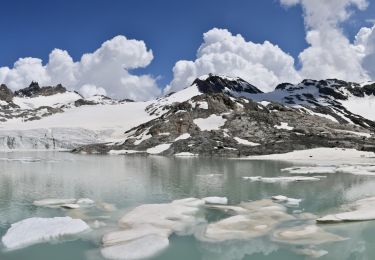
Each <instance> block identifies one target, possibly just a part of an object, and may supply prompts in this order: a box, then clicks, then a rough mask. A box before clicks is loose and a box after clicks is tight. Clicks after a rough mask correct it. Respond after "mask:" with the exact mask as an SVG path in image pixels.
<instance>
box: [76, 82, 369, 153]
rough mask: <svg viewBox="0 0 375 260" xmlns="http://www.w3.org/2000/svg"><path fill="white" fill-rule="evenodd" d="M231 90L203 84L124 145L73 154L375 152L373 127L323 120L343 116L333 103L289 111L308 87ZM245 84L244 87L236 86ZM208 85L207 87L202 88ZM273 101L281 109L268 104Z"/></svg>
mask: <svg viewBox="0 0 375 260" xmlns="http://www.w3.org/2000/svg"><path fill="white" fill-rule="evenodd" d="M213 77H214V78H213ZM212 82H215V84H211V83H212ZM220 84H221V85H220ZM229 84H230V85H229ZM229 84H228V81H226V80H225V79H224V80H217V76H207V77H206V78H205V79H198V80H196V81H195V82H194V84H193V85H192V86H190V87H188V88H186V89H184V90H182V91H181V92H178V93H174V94H171V95H169V96H167V97H163V98H160V99H158V100H157V101H156V102H154V103H153V104H151V105H150V106H149V107H148V109H150V108H151V109H150V110H149V111H151V113H156V114H157V118H155V119H153V120H151V121H149V122H146V123H144V124H141V125H139V126H137V127H135V128H132V129H130V130H129V131H127V132H126V133H125V141H123V142H118V143H111V144H102V145H90V146H86V147H83V148H80V149H76V150H75V151H76V152H80V151H85V152H94V153H108V152H109V153H115V154H119V153H134V152H142V153H151V154H152V153H157V154H163V155H173V154H177V155H196V154H199V155H205V156H212V155H214V156H247V155H254V154H268V153H281V152H288V151H292V150H296V149H308V148H314V147H343V148H355V149H360V150H374V149H375V142H374V141H375V139H374V136H373V135H372V133H373V132H374V122H373V121H371V120H368V119H366V118H363V117H360V116H357V115H355V114H353V113H351V112H347V113H348V116H350V117H351V118H353V121H354V122H352V121H346V120H344V119H343V118H341V117H339V116H338V115H337V114H336V113H335V112H331V113H332V115H330V114H329V113H327V114H326V113H325V112H326V111H336V110H335V109H339V108H340V105H341V103H340V102H339V101H337V100H339V99H336V98H335V97H334V96H333V95H330V96H327V95H324V96H323V97H322V100H317V101H313V100H312V98H310V97H309V96H308V98H307V99H308V100H300V99H298V98H297V99H298V101H299V102H298V103H297V102H294V103H291V102H286V101H289V98H290V96H291V95H297V94H296V91H299V94H300V95H303V93H304V91H305V92H307V91H310V94H311V93H312V91H316V89H313V88H310V89H308V90H306V89H304V88H307V87H306V85H304V86H305V87H304V88H303V87H301V86H300V87H298V88H297V87H296V88H293V89H292V88H291V85H290V86H289V85H288V88H282V89H281V87H279V88H278V89H277V90H275V92H273V93H260V91H259V92H258V91H256V93H251V92H245V91H243V90H242V89H240V88H237V89H236V88H233V84H235V80H233V79H231V80H230V81H229ZM242 84H243V82H242V80H239V83H238V86H241V85H242ZM202 85H203V86H209V87H205V88H200V87H199V86H202ZM228 90H230V91H228ZM204 91H206V93H204ZM301 92H303V93H301ZM280 93H281V94H283V99H281V98H280V97H281V96H282V95H280ZM316 93H319V92H316ZM316 93H315V95H317V94H316ZM318 95H320V94H318ZM182 97H185V99H182ZM245 97H246V98H245ZM250 97H251V98H252V99H250ZM276 97H277V98H276ZM284 97H285V98H284ZM271 98H273V99H276V100H277V101H279V102H280V103H278V102H274V101H271V102H270V101H265V100H272V99H271ZM314 99H315V98H314ZM177 100H179V102H177ZM256 100H258V101H256ZM172 101H174V102H172ZM309 101H311V102H309ZM328 101H329V102H328ZM340 111H342V110H340ZM349 113H350V114H349ZM333 115H334V116H333ZM336 117H337V119H336Z"/></svg>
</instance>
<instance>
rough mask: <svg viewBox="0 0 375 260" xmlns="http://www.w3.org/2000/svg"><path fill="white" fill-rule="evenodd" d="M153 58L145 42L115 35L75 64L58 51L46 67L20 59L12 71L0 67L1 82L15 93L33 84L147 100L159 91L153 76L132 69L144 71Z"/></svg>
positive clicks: (31, 59) (36, 60)
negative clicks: (134, 71) (137, 73)
mask: <svg viewBox="0 0 375 260" xmlns="http://www.w3.org/2000/svg"><path fill="white" fill-rule="evenodd" d="M152 59H153V54H152V51H151V50H148V49H147V48H146V45H145V43H144V42H143V41H138V40H130V39H127V38H126V37H125V36H116V37H114V38H113V39H111V40H109V41H106V42H104V43H103V44H102V45H101V47H100V48H99V49H97V50H96V51H95V52H93V53H87V54H84V55H83V56H82V57H81V59H80V61H77V62H74V61H73V59H72V57H71V56H70V55H69V53H68V52H67V51H64V50H60V49H55V50H53V51H52V52H51V53H50V55H49V60H48V62H47V64H46V65H43V63H42V60H41V59H37V58H21V59H19V60H18V61H16V62H15V63H14V66H13V68H8V67H1V68H0V82H1V83H5V84H7V85H8V86H9V87H10V88H11V89H13V90H16V89H20V88H24V87H25V86H28V85H29V84H30V82H31V81H38V82H39V83H40V84H41V85H56V84H58V83H61V84H63V85H64V86H67V87H69V88H73V89H75V90H78V91H81V93H82V94H83V95H84V96H89V95H94V94H106V95H108V96H111V97H117V98H130V99H135V100H147V99H150V98H153V97H155V96H158V95H159V94H160V92H161V91H160V89H159V88H158V86H157V84H156V80H155V78H153V77H152V76H150V75H133V74H131V72H130V71H129V70H131V69H137V68H143V67H146V66H147V65H149V64H150V62H151V61H152Z"/></svg>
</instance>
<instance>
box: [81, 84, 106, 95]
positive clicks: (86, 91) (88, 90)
mask: <svg viewBox="0 0 375 260" xmlns="http://www.w3.org/2000/svg"><path fill="white" fill-rule="evenodd" d="M79 93H80V94H81V95H82V96H83V97H85V98H89V97H92V96H95V95H102V96H105V95H107V92H106V91H105V89H104V88H98V87H97V86H95V85H90V84H85V85H83V86H82V87H81V88H80V89H79Z"/></svg>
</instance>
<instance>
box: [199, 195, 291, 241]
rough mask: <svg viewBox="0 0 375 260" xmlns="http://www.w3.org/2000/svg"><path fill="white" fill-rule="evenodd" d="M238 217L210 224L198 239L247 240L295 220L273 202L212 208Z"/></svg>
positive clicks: (283, 208) (266, 201) (263, 201)
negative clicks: (227, 211)
mask: <svg viewBox="0 0 375 260" xmlns="http://www.w3.org/2000/svg"><path fill="white" fill-rule="evenodd" d="M211 207H213V208H216V209H220V210H230V211H232V212H235V213H237V214H238V215H235V216H232V217H229V218H225V219H222V220H219V221H218V222H214V223H210V224H208V226H207V227H206V229H205V230H204V231H203V233H201V234H198V235H197V238H198V239H199V240H202V241H208V242H223V241H228V240H246V239H251V238H256V237H261V236H264V235H266V234H268V233H269V232H270V231H271V230H272V229H273V228H274V227H275V226H276V225H278V224H280V223H282V222H284V221H288V220H292V219H295V218H294V217H293V216H292V215H289V214H288V213H286V208H285V207H284V206H282V205H280V204H277V203H274V202H273V201H271V200H259V201H254V202H246V203H241V204H240V205H238V206H222V205H219V206H211Z"/></svg>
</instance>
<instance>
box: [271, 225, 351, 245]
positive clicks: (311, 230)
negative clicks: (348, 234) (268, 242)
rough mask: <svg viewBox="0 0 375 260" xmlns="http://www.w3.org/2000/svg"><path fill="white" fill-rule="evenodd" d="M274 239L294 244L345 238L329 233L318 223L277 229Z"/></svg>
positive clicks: (313, 243) (316, 242) (326, 241)
mask: <svg viewBox="0 0 375 260" xmlns="http://www.w3.org/2000/svg"><path fill="white" fill-rule="evenodd" d="M272 240H273V241H276V242H279V243H286V244H294V245H319V244H324V243H328V242H336V241H342V240H344V238H343V237H340V236H338V235H335V234H332V233H328V232H326V231H324V230H323V229H322V228H320V227H318V226H316V225H302V226H297V227H288V228H282V229H279V230H276V231H275V232H274V233H273V234H272Z"/></svg>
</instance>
